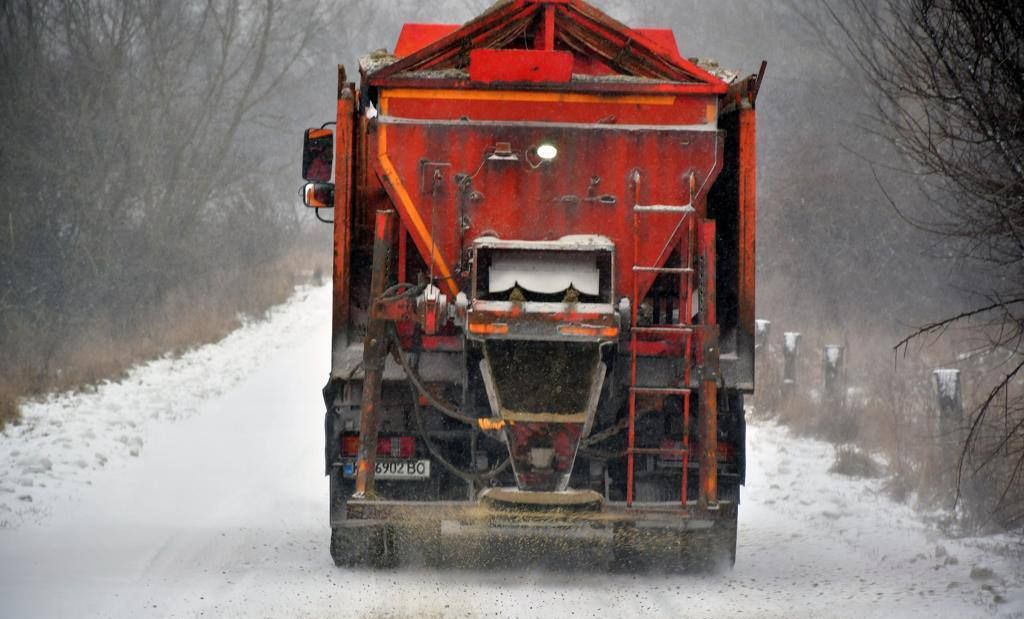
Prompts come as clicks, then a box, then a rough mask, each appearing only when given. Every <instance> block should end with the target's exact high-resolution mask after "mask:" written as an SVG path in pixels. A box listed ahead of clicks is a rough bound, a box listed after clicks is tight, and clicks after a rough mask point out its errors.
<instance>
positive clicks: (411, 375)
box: [388, 326, 479, 428]
mask: <svg viewBox="0 0 1024 619" xmlns="http://www.w3.org/2000/svg"><path fill="white" fill-rule="evenodd" d="M388 334H389V336H390V337H391V343H392V344H394V345H393V346H392V347H391V350H392V353H393V354H394V357H395V360H396V361H398V365H400V366H401V367H402V370H403V371H405V376H406V377H407V378H408V379H409V382H410V383H412V385H413V387H415V390H414V391H418V392H419V394H418V395H422V396H423V397H424V398H426V400H427V402H428V403H429V404H430V405H431V406H432V407H434V408H435V409H437V410H438V412H440V413H441V414H443V415H445V416H447V417H451V418H452V419H455V420H456V421H461V422H462V423H465V424H468V425H471V426H473V427H474V428H476V427H477V426H478V425H479V424H478V423H477V419H476V417H470V416H469V415H467V414H465V413H463V412H462V411H460V410H458V409H456V408H455V407H454V406H452V405H450V404H447V403H445V402H442V401H441V400H439V399H437V398H436V397H434V394H432V393H430V391H428V390H427V388H426V386H425V385H424V384H423V379H422V378H421V377H420V375H419V372H417V371H416V370H414V369H413V367H412V364H410V363H409V358H408V357H406V356H405V352H404V351H403V350H402V345H401V342H400V341H399V339H398V332H397V331H396V330H395V328H394V326H392V327H391V329H389V331H388ZM414 399H415V400H416V403H417V405H419V399H418V398H414Z"/></svg>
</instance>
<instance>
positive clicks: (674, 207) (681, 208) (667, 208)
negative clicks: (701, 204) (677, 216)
mask: <svg viewBox="0 0 1024 619" xmlns="http://www.w3.org/2000/svg"><path fill="white" fill-rule="evenodd" d="M633 210H634V211H636V212H637V213H692V212H694V209H693V206H692V205H690V204H646V205H644V204H637V205H636V206H634V207H633Z"/></svg>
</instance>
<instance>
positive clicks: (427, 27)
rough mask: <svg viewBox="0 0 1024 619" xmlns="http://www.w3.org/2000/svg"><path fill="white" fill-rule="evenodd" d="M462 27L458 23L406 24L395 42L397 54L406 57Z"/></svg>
mask: <svg viewBox="0 0 1024 619" xmlns="http://www.w3.org/2000/svg"><path fill="white" fill-rule="evenodd" d="M459 28H461V26H459V25H458V24H405V25H404V26H402V33H401V34H399V35H398V43H396V44H395V55H396V56H398V57H399V58H405V57H406V56H408V55H409V54H413V53H416V52H418V51H420V50H421V49H423V48H424V47H426V46H428V45H430V44H431V43H435V42H437V41H440V40H441V39H442V38H444V37H446V36H448V35H449V34H451V33H453V32H455V31H456V30H458V29H459Z"/></svg>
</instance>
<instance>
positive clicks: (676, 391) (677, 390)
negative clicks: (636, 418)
mask: <svg viewBox="0 0 1024 619" xmlns="http://www.w3.org/2000/svg"><path fill="white" fill-rule="evenodd" d="M629 390H630V391H632V392H633V393H656V394H663V395H689V394H690V393H691V392H692V390H691V389H687V388H685V387H641V386H636V387H630V388H629Z"/></svg>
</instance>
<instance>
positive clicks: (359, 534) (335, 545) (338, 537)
mask: <svg viewBox="0 0 1024 619" xmlns="http://www.w3.org/2000/svg"><path fill="white" fill-rule="evenodd" d="M395 538H396V536H395V531H394V529H393V528H392V527H389V526H387V525H367V526H351V525H349V526H345V525H342V526H336V527H331V558H332V559H334V564H335V565H336V566H338V567H371V568H373V569H388V568H393V567H396V566H397V565H398V552H397V545H396V543H395V542H396V539H395Z"/></svg>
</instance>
